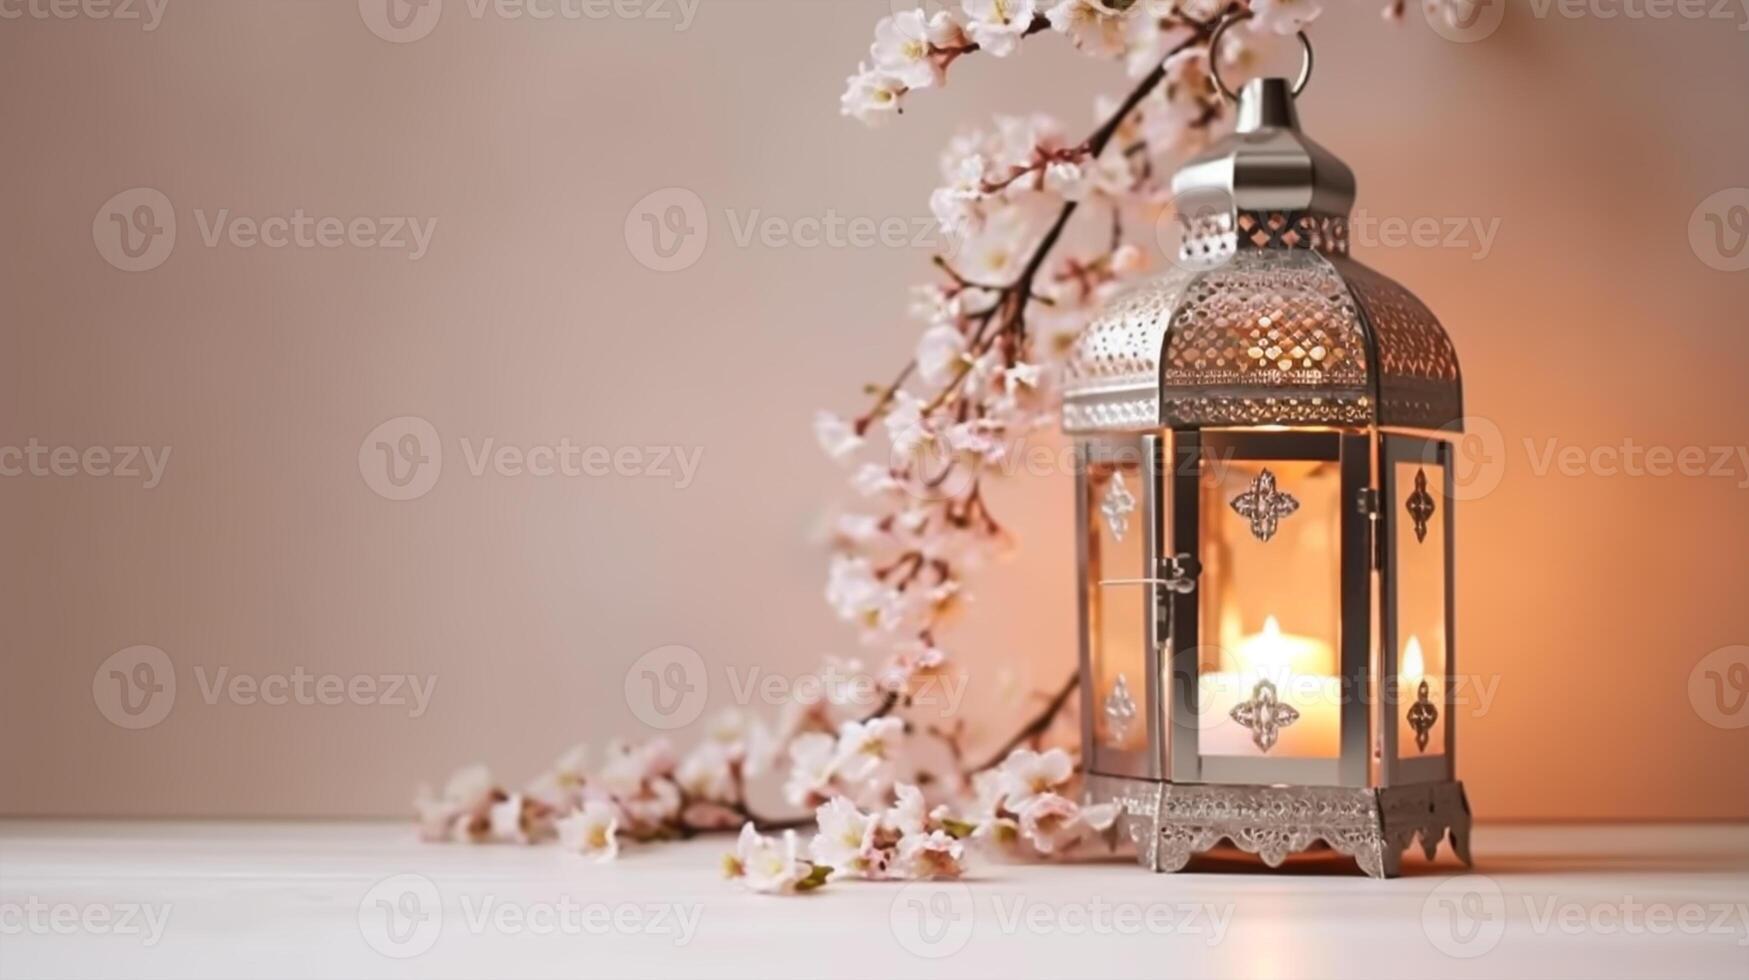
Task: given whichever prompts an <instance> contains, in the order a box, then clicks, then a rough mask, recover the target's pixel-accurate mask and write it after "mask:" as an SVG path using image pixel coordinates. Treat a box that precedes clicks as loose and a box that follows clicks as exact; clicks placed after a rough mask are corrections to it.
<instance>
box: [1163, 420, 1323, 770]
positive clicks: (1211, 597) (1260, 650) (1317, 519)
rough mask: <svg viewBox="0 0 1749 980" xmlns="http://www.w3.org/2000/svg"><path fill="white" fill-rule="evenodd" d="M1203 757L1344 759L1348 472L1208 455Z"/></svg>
mask: <svg viewBox="0 0 1749 980" xmlns="http://www.w3.org/2000/svg"><path fill="white" fill-rule="evenodd" d="M1201 488H1202V500H1201V502H1200V504H1201V505H1200V507H1199V513H1200V521H1201V540H1202V561H1203V579H1202V583H1203V587H1202V588H1201V589H1200V593H1201V600H1200V602H1201V617H1200V618H1201V624H1202V632H1201V647H1200V649H1199V651H1198V658H1197V660H1198V672H1199V677H1198V704H1199V712H1198V715H1199V728H1200V729H1201V731H1200V752H1201V754H1202V755H1203V756H1204V757H1205V758H1207V757H1210V756H1236V757H1241V758H1268V759H1284V758H1312V759H1335V758H1337V757H1339V756H1340V754H1341V748H1342V743H1341V712H1342V696H1341V692H1342V682H1341V664H1340V658H1339V654H1338V651H1339V650H1340V649H1341V645H1340V640H1341V611H1342V601H1341V569H1342V563H1341V542H1342V533H1341V532H1342V508H1341V506H1340V500H1341V493H1342V471H1341V466H1340V464H1339V463H1338V462H1337V461H1335V460H1329V461H1324V460H1303V459H1301V460H1293V459H1286V460H1256V459H1233V458H1226V459H1223V458H1221V457H1220V455H1219V454H1218V452H1211V453H1210V454H1209V455H1208V456H1206V457H1205V458H1204V464H1203V479H1202V482H1201Z"/></svg>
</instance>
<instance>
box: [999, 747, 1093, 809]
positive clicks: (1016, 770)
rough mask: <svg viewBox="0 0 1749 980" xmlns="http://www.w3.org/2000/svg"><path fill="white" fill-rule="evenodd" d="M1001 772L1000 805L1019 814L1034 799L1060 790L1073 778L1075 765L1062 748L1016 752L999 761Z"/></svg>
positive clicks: (1020, 750)
mask: <svg viewBox="0 0 1749 980" xmlns="http://www.w3.org/2000/svg"><path fill="white" fill-rule="evenodd" d="M1000 772H1001V778H1002V783H1001V786H1002V795H1003V803H1004V805H1005V806H1007V807H1008V809H1010V810H1013V811H1015V812H1017V813H1018V812H1019V811H1020V810H1021V808H1022V807H1024V806H1026V805H1027V803H1029V802H1030V801H1031V800H1032V798H1033V797H1035V796H1039V795H1041V794H1045V793H1054V792H1055V791H1056V790H1058V789H1061V788H1062V787H1063V785H1064V784H1066V783H1067V782H1068V781H1069V777H1070V776H1072V775H1074V772H1075V764H1074V763H1073V762H1072V761H1071V760H1070V759H1069V753H1067V752H1064V751H1063V750H1062V749H1051V750H1050V751H1048V752H1034V751H1033V750H1031V749H1016V750H1015V751H1014V752H1012V753H1010V754H1009V756H1008V758H1006V759H1004V760H1003V761H1002V766H1001V769H1000Z"/></svg>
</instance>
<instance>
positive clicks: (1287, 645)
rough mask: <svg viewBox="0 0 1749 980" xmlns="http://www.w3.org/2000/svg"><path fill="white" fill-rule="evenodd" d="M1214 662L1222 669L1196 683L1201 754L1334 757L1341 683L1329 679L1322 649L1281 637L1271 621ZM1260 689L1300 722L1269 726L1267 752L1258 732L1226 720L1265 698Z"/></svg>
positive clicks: (1329, 658)
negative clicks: (1272, 693)
mask: <svg viewBox="0 0 1749 980" xmlns="http://www.w3.org/2000/svg"><path fill="white" fill-rule="evenodd" d="M1221 659H1222V664H1221V666H1222V667H1223V669H1222V670H1220V671H1216V672H1213V673H1207V674H1203V675H1202V676H1201V677H1200V678H1199V679H1198V682H1197V683H1198V694H1199V697H1200V700H1199V701H1198V704H1199V705H1200V707H1201V715H1202V718H1201V721H1202V724H1201V726H1200V727H1201V751H1202V753H1203V754H1204V755H1239V756H1253V757H1255V756H1260V755H1267V756H1268V757H1270V758H1288V757H1300V758H1305V757H1310V758H1333V757H1335V756H1336V755H1337V754H1338V750H1339V748H1340V746H1341V731H1342V682H1341V680H1340V679H1339V678H1338V677H1336V657H1335V653H1334V651H1333V650H1332V649H1331V647H1330V645H1329V644H1327V643H1323V642H1321V641H1319V640H1317V639H1314V638H1312V637H1306V636H1294V635H1292V634H1288V633H1283V632H1282V630H1281V624H1280V623H1278V622H1277V621H1276V619H1275V617H1274V616H1270V617H1268V618H1266V619H1265V620H1264V622H1263V630H1262V632H1260V633H1257V634H1255V635H1253V636H1248V637H1245V638H1243V639H1241V640H1240V641H1239V642H1238V643H1236V644H1234V646H1233V648H1232V649H1230V650H1223V651H1222V658H1221ZM1265 683H1267V684H1269V685H1273V686H1274V689H1275V699H1276V700H1277V701H1278V702H1280V703H1282V704H1285V705H1287V706H1289V707H1291V708H1292V709H1293V710H1294V711H1295V712H1297V713H1298V715H1299V717H1298V718H1296V719H1294V720H1293V721H1292V722H1291V723H1288V724H1286V725H1279V726H1277V727H1276V730H1275V743H1274V744H1273V745H1271V746H1270V747H1269V748H1268V749H1267V750H1265V749H1263V748H1262V747H1261V746H1260V745H1259V744H1258V734H1259V730H1258V728H1257V727H1252V728H1247V727H1245V726H1244V725H1241V724H1239V723H1238V722H1237V721H1235V720H1234V719H1233V717H1232V713H1233V710H1234V709H1235V708H1237V707H1239V706H1240V705H1241V704H1245V703H1247V702H1253V703H1254V702H1256V701H1257V700H1258V697H1259V694H1260V693H1264V694H1265V696H1266V692H1264V691H1263V686H1264V685H1265ZM1253 713H1255V712H1253ZM1263 741H1265V742H1267V741H1268V739H1267V737H1265V738H1264V739H1263Z"/></svg>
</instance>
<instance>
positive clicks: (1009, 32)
mask: <svg viewBox="0 0 1749 980" xmlns="http://www.w3.org/2000/svg"><path fill="white" fill-rule="evenodd" d="M963 7H964V9H965V12H966V18H967V20H966V33H967V34H968V35H970V36H971V39H972V40H973V41H976V42H977V43H978V47H979V48H981V49H983V50H984V51H985V52H987V53H989V54H992V55H994V56H996V57H998V58H1005V57H1007V56H1008V55H1011V54H1013V53H1014V51H1015V49H1016V48H1018V47H1019V46H1020V38H1021V35H1023V34H1025V33H1026V31H1027V29H1028V28H1029V27H1031V26H1032V18H1033V14H1034V13H1035V4H1034V0H964V2H963Z"/></svg>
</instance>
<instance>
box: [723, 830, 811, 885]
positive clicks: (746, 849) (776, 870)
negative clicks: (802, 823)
mask: <svg viewBox="0 0 1749 980" xmlns="http://www.w3.org/2000/svg"><path fill="white" fill-rule="evenodd" d="M796 848H797V845H796V832H795V831H793V830H786V831H784V833H783V840H782V841H781V842H778V841H774V840H772V839H771V838H769V837H765V836H763V835H761V834H760V833H759V832H758V831H757V830H755V829H754V828H753V824H752V823H751V822H748V823H745V824H742V825H741V837H740V839H739V840H737V841H736V842H735V852H734V853H733V854H730V855H727V856H725V858H724V859H723V870H724V872H725V873H726V874H727V875H728V877H730V878H734V879H737V880H739V881H740V882H741V883H742V884H743V885H745V886H746V887H747V889H748V890H749V891H755V892H763V893H765V894H768V895H790V894H795V893H797V892H806V891H812V890H814V889H815V888H818V887H820V886H821V885H823V884H825V883H826V879H827V877H829V876H830V875H831V873H832V869H831V868H830V867H827V866H826V865H816V864H814V863H812V862H810V861H805V860H803V859H802V858H800V857H798V856H797V854H796Z"/></svg>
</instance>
